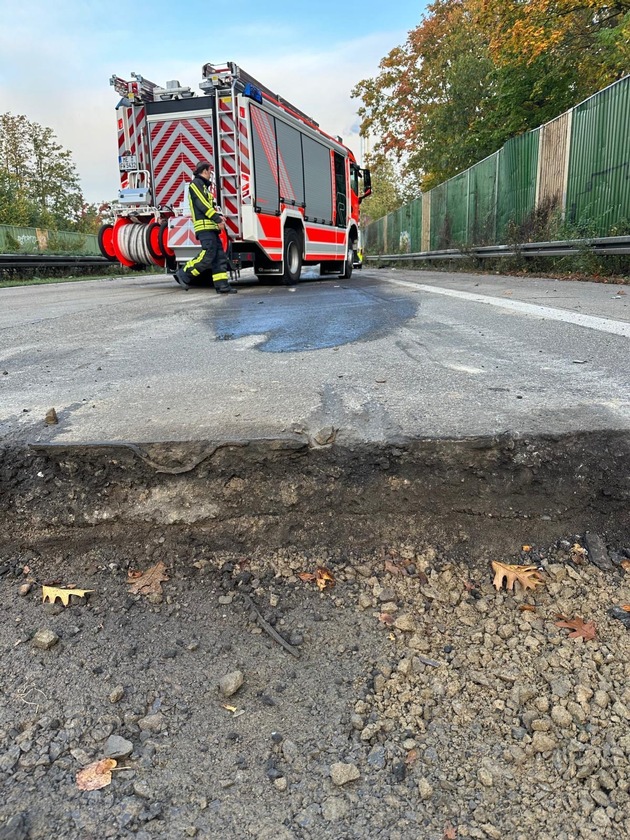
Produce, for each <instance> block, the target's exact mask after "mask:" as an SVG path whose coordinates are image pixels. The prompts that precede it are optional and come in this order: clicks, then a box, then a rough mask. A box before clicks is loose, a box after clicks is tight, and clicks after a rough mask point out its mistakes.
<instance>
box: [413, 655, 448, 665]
mask: <svg viewBox="0 0 630 840" xmlns="http://www.w3.org/2000/svg"><path fill="white" fill-rule="evenodd" d="M415 655H416V656H417V657H418V659H419V660H420V662H422V664H423V665H430V666H431V667H432V668H439V667H440V665H441V664H442V663H441V662H437V661H436V660H435V659H429V657H428V656H422V654H420V653H416V654H415Z"/></svg>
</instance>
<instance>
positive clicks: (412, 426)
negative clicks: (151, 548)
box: [0, 269, 630, 444]
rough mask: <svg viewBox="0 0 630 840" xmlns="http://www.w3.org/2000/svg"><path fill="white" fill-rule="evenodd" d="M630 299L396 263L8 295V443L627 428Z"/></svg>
mask: <svg viewBox="0 0 630 840" xmlns="http://www.w3.org/2000/svg"><path fill="white" fill-rule="evenodd" d="M626 288H627V287H626ZM625 291H626V289H625V288H622V287H619V286H611V285H604V284H595V283H579V282H564V281H553V280H543V279H531V278H526V279H520V278H513V277H501V276H489V275H460V274H457V275H455V274H448V273H442V272H412V271H399V270H392V269H383V270H364V271H362V272H355V274H354V276H353V278H352V279H351V280H350V281H340V280H339V279H338V278H331V279H327V280H325V281H323V280H320V279H319V278H318V277H317V275H316V273H314V272H312V273H311V274H310V275H306V276H305V278H304V279H303V280H302V282H300V283H299V284H298V285H297V286H295V287H294V288H286V287H283V286H274V287H266V286H259V285H258V284H257V283H256V282H255V281H253V282H252V281H246V280H245V281H243V285H242V286H241V288H240V292H239V294H238V295H230V296H218V295H215V294H214V293H213V291H212V290H211V289H208V288H198V289H195V288H193V289H191V290H190V291H188V292H184V291H182V290H181V289H180V288H179V287H178V286H177V285H176V284H175V283H174V281H173V280H172V278H170V277H167V276H164V275H156V276H153V277H147V276H143V277H135V278H134V277H127V278H118V279H107V280H90V281H85V282H76V283H67V284H59V285H47V286H37V287H22V288H14V289H2V290H0V342H1V343H0V434H1V435H2V437H3V438H4V439H5V440H28V441H39V442H55V443H64V444H65V443H85V442H95V441H130V442H139V443H141V442H160V441H195V440H238V439H261V438H276V437H295V436H297V437H298V438H307V439H310V440H315V441H317V442H318V443H319V442H321V443H323V444H325V443H327V442H330V440H332V439H335V440H336V441H337V442H343V443H352V442H353V441H355V442H356V441H361V442H379V441H395V440H398V439H410V438H411V439H414V438H436V437H437V438H441V437H454V438H462V437H469V436H475V435H482V436H483V435H496V434H500V433H502V432H504V431H506V430H511V431H514V432H516V433H544V434H547V433H561V432H574V431H589V430H596V429H616V430H628V429H630V382H629V376H628V360H629V359H630V338H629V337H628V336H629V334H630V333H628V332H625V331H626V330H630V290H628V292H629V293H628V294H627V295H626V294H624V292H625ZM457 292H462V293H464V294H463V296H458V295H457V294H455V295H453V293H457ZM471 295H472V296H473V297H471ZM474 296H478V297H479V299H478V300H475V299H474ZM514 302H521V303H524V304H527V306H526V307H525V308H524V309H523V308H521V309H519V308H518V307H515V306H514V305H513V304H514ZM532 307H533V308H532ZM583 316H588V317H587V321H584V318H583ZM580 318H582V320H580ZM588 319H591V321H592V322H589V321H588ZM53 406H54V407H55V409H56V411H57V415H58V418H59V423H58V425H54V426H47V425H46V424H45V422H44V417H45V414H46V412H47V410H48V409H49V408H51V407H53ZM331 436H332V437H331Z"/></svg>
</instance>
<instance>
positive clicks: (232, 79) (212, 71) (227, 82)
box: [200, 61, 319, 128]
mask: <svg viewBox="0 0 630 840" xmlns="http://www.w3.org/2000/svg"><path fill="white" fill-rule="evenodd" d="M201 72H202V75H203V79H204V80H203V82H201V84H200V88H201V89H202V90H203V91H206V92H208V91H211V90H212V89H213V88H221V87H226V88H229V87H232V86H234V89H235V90H236V91H237V92H238V93H243V92H244V91H245V90H246V88H247V86H248V85H249V89H250V90H251V89H252V88H255V89H257V90H258V91H260V93H261V95H262V96H263V97H266V98H267V99H269V100H271V101H272V102H273V103H274V104H279V105H280V106H281V107H283V108H285V109H286V110H287V111H289V112H292V113H293V114H294V115H295V116H297V117H299V118H300V119H301V120H303V121H305V122H307V123H310V124H311V125H314V126H315V127H316V128H319V123H318V122H316V121H315V120H314V119H313V118H312V117H309V115H308V114H305V113H304V111H301V110H300V109H299V108H296V107H295V105H292V104H291V103H290V102H289V101H288V100H286V99H283V98H282V96H280V95H279V94H277V93H274V92H273V91H272V90H270V89H269V88H268V87H265V85H262V84H261V83H260V82H259V81H257V80H256V79H255V78H254V77H253V76H250V75H249V73H246V72H245V70H243V68H242V67H239V66H238V64H235V63H234V62H233V61H229V62H228V63H227V65H226V66H224V67H215V66H214V65H213V64H204V66H203V68H202V71H201Z"/></svg>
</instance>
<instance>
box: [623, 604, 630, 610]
mask: <svg viewBox="0 0 630 840" xmlns="http://www.w3.org/2000/svg"><path fill="white" fill-rule="evenodd" d="M621 609H622V610H625V611H626V612H630V604H622V605H621Z"/></svg>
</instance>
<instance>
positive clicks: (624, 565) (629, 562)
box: [621, 560, 630, 572]
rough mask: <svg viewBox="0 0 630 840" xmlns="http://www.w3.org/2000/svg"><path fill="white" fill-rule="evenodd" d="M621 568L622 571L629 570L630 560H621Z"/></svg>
mask: <svg viewBox="0 0 630 840" xmlns="http://www.w3.org/2000/svg"><path fill="white" fill-rule="evenodd" d="M621 568H622V569H623V570H624V572H630V560H622V561H621Z"/></svg>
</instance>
